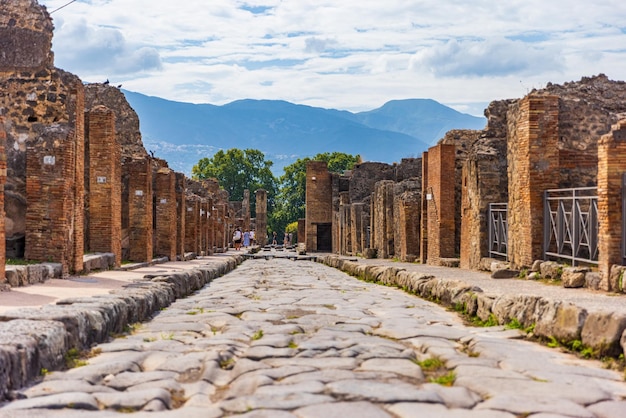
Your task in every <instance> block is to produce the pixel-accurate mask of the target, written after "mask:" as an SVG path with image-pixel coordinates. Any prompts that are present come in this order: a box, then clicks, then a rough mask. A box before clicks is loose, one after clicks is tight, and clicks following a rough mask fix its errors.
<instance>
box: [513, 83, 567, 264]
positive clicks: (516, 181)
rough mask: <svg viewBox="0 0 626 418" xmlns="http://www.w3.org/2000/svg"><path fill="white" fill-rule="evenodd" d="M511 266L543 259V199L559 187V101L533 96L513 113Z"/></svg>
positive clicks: (522, 102)
mask: <svg viewBox="0 0 626 418" xmlns="http://www.w3.org/2000/svg"><path fill="white" fill-rule="evenodd" d="M509 115H510V116H509V118H508V120H509V126H510V128H512V129H509V139H508V152H507V159H508V178H509V212H508V216H509V217H508V221H509V236H508V238H509V239H508V243H509V245H508V250H509V251H508V252H509V261H510V262H511V264H512V266H513V267H524V266H530V265H532V263H533V261H534V260H538V259H542V258H543V232H544V231H543V222H544V216H543V209H544V208H543V197H544V196H543V195H544V191H545V190H547V189H554V188H556V187H558V184H559V150H558V142H559V98H558V97H557V96H533V95H530V96H527V97H525V98H524V99H522V100H521V101H519V102H518V104H517V108H516V109H511V110H509Z"/></svg>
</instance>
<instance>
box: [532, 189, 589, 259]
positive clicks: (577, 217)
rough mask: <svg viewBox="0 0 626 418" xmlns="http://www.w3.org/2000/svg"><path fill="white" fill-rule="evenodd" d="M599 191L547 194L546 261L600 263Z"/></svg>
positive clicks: (545, 203)
mask: <svg viewBox="0 0 626 418" xmlns="http://www.w3.org/2000/svg"><path fill="white" fill-rule="evenodd" d="M598 227H599V225H598V189H597V187H581V188H576V189H552V190H546V191H545V192H544V251H543V253H544V259H546V260H547V259H548V257H556V258H559V259H563V260H569V261H570V262H571V264H572V266H575V265H576V264H578V263H581V262H582V263H589V264H598Z"/></svg>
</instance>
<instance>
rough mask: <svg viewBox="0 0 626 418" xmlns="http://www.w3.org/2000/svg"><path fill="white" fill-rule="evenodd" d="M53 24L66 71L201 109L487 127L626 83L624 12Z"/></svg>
mask: <svg viewBox="0 0 626 418" xmlns="http://www.w3.org/2000/svg"><path fill="white" fill-rule="evenodd" d="M69 1H70V0H39V2H40V3H41V4H44V5H46V6H47V8H48V11H53V10H55V9H57V8H59V7H61V6H63V5H65V4H67V3H68V2H69ZM592 3H593V4H592ZM52 17H53V19H54V24H55V36H54V40H53V50H54V52H55V63H56V65H57V66H58V67H60V68H63V69H66V70H68V71H71V72H73V73H75V74H77V75H78V76H80V77H81V78H82V79H83V80H84V81H87V82H101V81H104V80H106V79H109V80H111V83H112V84H123V86H124V88H125V89H128V90H132V91H136V92H140V93H143V94H147V95H152V96H159V97H163V98H166V99H170V100H178V101H186V102H193V103H211V104H218V105H219V104H224V103H228V102H231V101H233V100H238V99H244V98H254V99H282V100H288V101H291V102H294V103H298V104H307V105H311V106H320V107H325V108H335V109H346V110H351V111H362V110H370V109H373V108H376V107H379V106H381V105H382V104H384V103H385V102H387V101H389V100H394V99H405V98H431V99H435V100H437V101H439V102H441V103H443V104H445V105H448V106H451V107H453V108H455V109H457V110H459V111H462V112H466V113H470V114H474V115H482V111H483V109H484V108H485V107H486V105H487V104H488V103H489V102H490V101H492V100H498V99H505V98H516V97H523V96H524V95H525V94H526V93H527V92H528V91H530V90H532V89H533V88H542V87H544V86H545V84H546V83H547V82H553V83H559V84H560V83H563V82H567V81H576V80H579V79H580V78H581V77H583V76H591V75H596V74H599V73H604V74H606V75H607V76H608V77H609V78H610V79H612V80H626V1H623V0H595V1H594V2H590V1H589V0H521V1H520V0H507V1H493V0H489V1H483V0H471V1H470V0H384V1H383V0H76V1H74V2H73V3H72V4H69V5H68V6H67V7H65V8H62V9H60V10H58V11H56V12H54V13H53V14H52Z"/></svg>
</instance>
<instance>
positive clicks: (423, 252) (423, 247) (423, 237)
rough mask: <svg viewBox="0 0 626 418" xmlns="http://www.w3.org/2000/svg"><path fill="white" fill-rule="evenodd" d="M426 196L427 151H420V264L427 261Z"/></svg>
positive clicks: (427, 193) (427, 194)
mask: <svg viewBox="0 0 626 418" xmlns="http://www.w3.org/2000/svg"><path fill="white" fill-rule="evenodd" d="M428 196H429V192H428V152H424V153H422V210H421V212H420V262H421V263H422V264H426V262H427V261H428V200H427V198H428ZM430 196H432V194H430Z"/></svg>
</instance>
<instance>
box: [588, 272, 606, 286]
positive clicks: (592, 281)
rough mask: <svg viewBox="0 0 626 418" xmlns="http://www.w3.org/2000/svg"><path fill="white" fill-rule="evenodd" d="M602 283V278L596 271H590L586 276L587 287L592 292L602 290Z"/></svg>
mask: <svg viewBox="0 0 626 418" xmlns="http://www.w3.org/2000/svg"><path fill="white" fill-rule="evenodd" d="M601 281H602V276H601V275H600V273H598V272H595V271H590V272H588V273H587V274H585V287H586V288H587V289H591V290H600V282H601Z"/></svg>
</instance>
